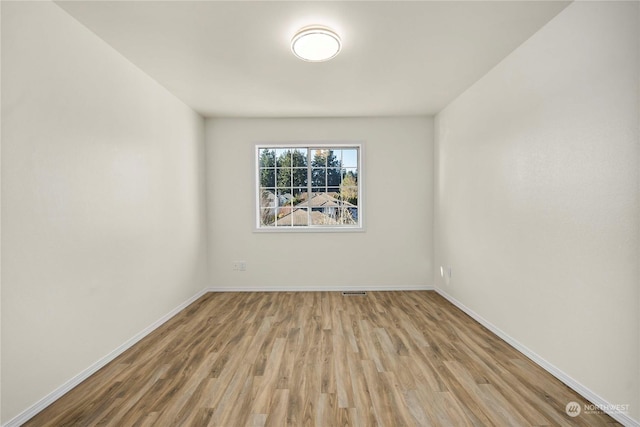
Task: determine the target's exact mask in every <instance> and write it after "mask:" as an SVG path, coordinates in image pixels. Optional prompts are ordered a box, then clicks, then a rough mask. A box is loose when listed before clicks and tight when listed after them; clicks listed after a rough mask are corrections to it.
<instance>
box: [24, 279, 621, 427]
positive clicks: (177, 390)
mask: <svg viewBox="0 0 640 427" xmlns="http://www.w3.org/2000/svg"><path fill="white" fill-rule="evenodd" d="M570 401H576V402H578V403H579V404H580V405H581V407H583V405H584V404H585V403H587V402H586V401H585V400H584V399H583V398H581V397H580V396H579V395H577V394H576V393H575V392H573V391H572V390H570V389H569V388H568V387H566V386H564V385H563V384H562V383H561V382H559V381H558V380H556V379H555V378H553V377H552V376H551V375H550V374H548V373H546V372H545V371H544V370H542V369H541V368H539V367H538V366H537V365H535V364H534V363H532V362H531V361H530V360H528V359H527V358H525V357H524V356H523V355H522V354H520V353H518V352H517V351H515V350H514V349H513V348H511V347H510V346H509V345H507V344H506V343H505V342H503V341H502V340H500V339H499V338H497V337H496V336H495V335H493V334H492V333H490V332H489V331H487V330H486V329H485V328H483V327H482V326H480V325H479V324H478V323H476V322H475V321H473V320H472V319H471V318H469V317H468V316H466V315H465V314H463V313H462V312H461V311H460V310H458V309H457V308H456V307H454V306H453V305H451V304H450V303H449V302H447V301H446V300H444V299H443V298H442V297H441V296H439V295H438V294H436V293H435V292H429V291H423V292H373V293H369V294H368V295H367V296H347V297H345V296H342V295H341V294H340V293H337V292H307V293H293V292H291V293H286V292H279V293H209V294H207V295H205V296H203V297H202V298H200V299H199V300H198V301H196V302H195V303H194V304H192V305H191V306H189V307H188V308H187V309H185V310H184V311H183V312H181V313H180V314H178V315H177V316H176V317H174V318H173V319H171V320H170V321H169V322H167V323H166V324H165V325H163V326H162V327H161V328H159V329H157V330H156V331H155V332H154V333H152V334H151V335H150V336H148V337H147V338H145V339H144V340H142V341H141V342H140V343H138V344H137V345H135V346H134V347H132V348H131V349H129V350H128V351H127V352H126V353H124V354H123V355H121V356H120V357H118V358H117V359H116V360H114V361H113V362H112V363H110V364H109V365H107V366H106V367H104V368H103V369H101V370H100V371H98V372H97V373H96V374H95V375H93V376H92V377H91V378H89V379H87V380H86V381H85V382H83V383H82V384H80V385H79V386H78V387H76V388H75V389H73V390H71V391H70V392H69V393H68V394H66V395H65V396H63V397H62V398H61V399H59V400H58V401H57V402H55V403H54V404H53V405H51V406H50V407H49V408H47V409H45V410H44V411H43V412H41V413H40V414H38V415H37V416H36V417H35V418H33V419H32V420H31V421H30V422H28V423H27V424H25V425H27V426H56V427H58V426H93V425H105V426H133V425H135V426H225V427H234V426H245V425H248V426H262V425H269V426H285V425H292V426H307V425H308V426H314V425H315V426H323V427H325V426H352V425H353V426H375V425H379V426H393V427H395V426H414V425H416V426H456V427H458V426H470V425H473V426H492V425H495V426H529V425H536V426H542V425H563V426H568V425H579V426H602V425H608V426H611V425H613V424H615V422H614V420H613V419H611V418H609V417H608V416H606V415H602V414H584V413H583V414H581V415H579V416H578V417H575V418H571V417H569V416H568V415H567V414H566V413H565V407H566V405H567V403H568V402H570Z"/></svg>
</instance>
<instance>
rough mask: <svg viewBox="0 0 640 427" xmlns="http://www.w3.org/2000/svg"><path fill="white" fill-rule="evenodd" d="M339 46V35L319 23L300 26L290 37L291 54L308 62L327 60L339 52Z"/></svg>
mask: <svg viewBox="0 0 640 427" xmlns="http://www.w3.org/2000/svg"><path fill="white" fill-rule="evenodd" d="M341 47H342V43H341V40H340V36H338V34H336V32H335V31H333V30H332V29H330V28H327V27H323V26H321V25H311V26H308V27H304V28H301V29H300V30H299V31H298V32H297V33H296V34H295V35H294V36H293V38H292V39H291V51H292V52H293V54H294V55H295V56H297V57H298V58H300V59H302V60H304V61H309V62H322V61H328V60H329V59H331V58H333V57H335V56H336V55H337V54H338V53H339V52H340V49H341Z"/></svg>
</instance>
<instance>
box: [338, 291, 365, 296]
mask: <svg viewBox="0 0 640 427" xmlns="http://www.w3.org/2000/svg"><path fill="white" fill-rule="evenodd" d="M342 295H343V296H345V297H352V296H362V295H367V292H366V291H344V292H342Z"/></svg>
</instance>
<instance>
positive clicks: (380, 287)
mask: <svg viewBox="0 0 640 427" xmlns="http://www.w3.org/2000/svg"><path fill="white" fill-rule="evenodd" d="M206 290H207V291H208V292H322V291H327V292H341V291H371V292H373V291H433V290H434V287H433V286H430V285H408V286H405V285H400V286H398V285H374V286H371V285H362V286H340V285H322V286H293V287H291V286H288V287H285V286H232V287H224V286H211V287H208V288H207V289H206Z"/></svg>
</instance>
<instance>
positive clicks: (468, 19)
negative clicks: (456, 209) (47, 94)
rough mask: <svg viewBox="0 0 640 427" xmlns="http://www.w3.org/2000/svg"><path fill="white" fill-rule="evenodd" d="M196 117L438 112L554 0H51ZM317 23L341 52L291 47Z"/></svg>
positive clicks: (542, 20) (531, 28) (551, 8)
mask: <svg viewBox="0 0 640 427" xmlns="http://www.w3.org/2000/svg"><path fill="white" fill-rule="evenodd" d="M56 3H57V4H58V5H60V6H61V7H62V8H64V9H65V10H66V11H67V12H68V13H70V14H71V15H72V16H73V17H75V18H76V19H77V20H78V21H80V22H81V23H82V24H84V25H85V26H86V27H88V28H89V29H90V30H91V31H93V32H94V33H96V34H97V35H98V36H99V37H101V38H102V39H104V40H105V41H106V42H107V43H109V44H110V45H111V46H113V47H114V48H115V49H116V50H118V51H119V52H120V53H122V55H124V56H125V57H126V58H128V59H129V60H130V61H131V62H133V63H134V64H136V65H137V66H138V67H139V68H141V69H142V70H143V71H144V72H146V73H147V74H148V75H150V76H151V77H153V78H154V79H156V80H157V81H158V82H160V83H161V84H162V85H163V86H165V87H166V88H167V89H168V90H169V91H171V92H172V93H173V94H175V95H176V96H177V97H178V98H180V99H182V100H183V101H184V102H185V103H186V104H188V105H190V106H191V107H192V108H193V109H194V110H196V111H198V112H199V113H201V114H202V115H204V116H207V117H210V116H227V117H228V116H244V117H341V116H395V115H430V114H435V113H437V112H438V111H440V110H441V109H442V108H444V107H445V106H446V105H447V104H448V103H449V102H451V101H452V100H453V99H454V98H455V97H456V96H458V95H459V94H461V93H462V92H463V91H464V90H465V89H467V88H468V87H469V86H470V85H472V84H473V83H474V82H475V81H477V80H478V79H479V78H480V77H482V76H483V75H484V74H485V73H486V72H487V71H489V70H490V69H491V68H492V67H493V66H495V65H496V64H497V63H498V62H499V61H500V60H501V59H503V58H504V57H505V56H507V55H508V54H509V53H510V52H512V51H513V50H514V49H515V48H516V47H517V46H519V45H520V44H522V43H523V42H524V41H525V40H526V39H527V38H529V37H530V36H531V35H532V34H534V33H535V32H536V31H537V30H538V29H540V28H541V27H542V26H544V25H545V24H546V23H547V22H548V21H549V20H550V19H551V18H553V17H554V16H555V15H556V14H558V13H559V12H560V11H561V10H562V9H563V8H564V7H566V6H567V4H568V2H562V1H470V2H458V1H410V2H401V1H350V2H347V1H318V2H307V1H257V2H248V1H57V2H56ZM309 24H323V25H327V26H329V27H332V28H333V29H335V30H337V32H338V33H339V34H340V35H341V37H342V40H343V50H342V52H341V53H340V54H339V55H338V56H337V57H336V58H334V59H333V60H331V61H329V62H324V63H307V62H303V61H301V60H299V59H297V58H296V57H294V55H293V54H292V53H291V51H290V40H291V37H292V35H293V34H294V33H295V31H296V30H298V29H299V28H300V27H303V26H305V25H309Z"/></svg>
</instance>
